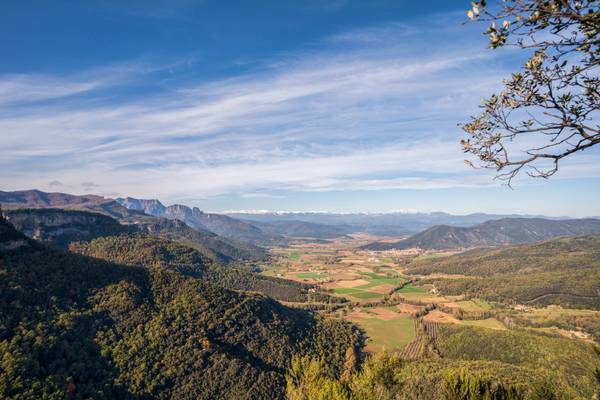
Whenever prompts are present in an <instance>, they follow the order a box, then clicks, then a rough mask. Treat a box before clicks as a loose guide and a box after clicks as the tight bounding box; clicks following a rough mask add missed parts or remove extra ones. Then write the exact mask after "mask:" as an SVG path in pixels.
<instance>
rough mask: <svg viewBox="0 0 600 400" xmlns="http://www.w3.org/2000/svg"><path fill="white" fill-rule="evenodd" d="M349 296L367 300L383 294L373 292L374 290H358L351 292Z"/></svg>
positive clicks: (380, 296) (377, 297)
mask: <svg viewBox="0 0 600 400" xmlns="http://www.w3.org/2000/svg"><path fill="white" fill-rule="evenodd" d="M351 296H352V297H356V298H357V299H363V300H368V299H380V298H382V297H383V294H381V293H375V292H358V293H354V294H352V295H351Z"/></svg>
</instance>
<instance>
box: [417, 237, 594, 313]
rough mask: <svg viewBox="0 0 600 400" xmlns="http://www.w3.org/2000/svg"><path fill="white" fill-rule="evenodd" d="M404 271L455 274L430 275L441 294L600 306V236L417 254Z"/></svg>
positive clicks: (571, 305) (578, 305)
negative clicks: (425, 255) (419, 256)
mask: <svg viewBox="0 0 600 400" xmlns="http://www.w3.org/2000/svg"><path fill="white" fill-rule="evenodd" d="M406 271H407V272H408V273H410V274H421V275H430V274H434V273H444V274H456V275H459V277H457V278H455V279H442V278H435V279H433V280H432V281H433V282H434V283H435V286H436V288H438V289H439V290H440V291H441V292H442V293H444V294H466V295H468V296H477V297H482V298H486V299H489V300H498V301H508V302H518V303H526V304H532V305H548V304H559V305H563V306H566V307H575V308H593V309H597V310H598V309H600V294H599V293H598V288H599V287H600V235H590V236H582V237H576V238H561V239H554V240H550V241H547V242H543V243H539V244H533V245H520V246H511V247H503V248H499V249H490V250H474V251H471V252H466V253H463V254H459V255H454V256H450V257H440V258H425V259H416V260H414V261H412V262H410V263H409V264H408V265H407V266H406Z"/></svg>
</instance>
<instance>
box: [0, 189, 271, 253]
mask: <svg viewBox="0 0 600 400" xmlns="http://www.w3.org/2000/svg"><path fill="white" fill-rule="evenodd" d="M0 207H1V208H2V209H3V212H4V213H7V212H11V210H22V209H28V210H29V211H28V213H29V214H31V215H30V216H29V218H33V219H35V220H37V222H35V223H36V224H38V226H40V227H41V226H46V227H48V224H47V222H44V221H42V220H44V219H45V218H46V217H45V216H43V215H41V214H40V213H35V210H36V209H48V208H54V209H62V210H68V211H73V210H75V211H87V212H91V213H96V214H102V215H105V216H107V217H110V218H114V219H116V220H117V221H118V222H120V223H121V224H123V225H125V226H132V227H134V228H135V229H137V230H139V231H140V232H145V233H151V234H154V235H159V236H163V237H165V238H168V239H171V240H179V241H182V242H184V243H186V244H188V245H189V246H192V247H194V248H196V249H197V250H199V251H202V252H203V253H204V254H205V255H206V256H208V257H209V258H212V259H214V260H215V261H218V262H222V263H227V262H231V261H235V260H239V259H247V260H262V259H264V258H265V257H266V256H267V254H266V252H265V250H264V249H262V248H259V247H257V246H254V245H252V244H250V243H245V242H236V241H233V240H230V239H227V238H223V237H220V236H218V235H217V234H216V233H213V232H212V231H210V230H207V229H204V228H198V227H196V228H192V227H190V226H188V225H187V224H186V223H185V222H183V221H181V220H179V219H168V218H165V217H157V216H153V215H148V214H145V213H144V212H143V211H141V210H135V209H128V208H127V207H124V206H122V205H121V204H119V203H118V202H117V201H115V200H114V199H110V198H105V197H102V196H96V195H82V196H77V195H71V194H65V193H46V192H42V191H39V190H23V191H16V192H3V191H0ZM63 218H64V215H63ZM28 223H29V224H32V223H33V222H31V221H30V222H28ZM82 240H83V239H82Z"/></svg>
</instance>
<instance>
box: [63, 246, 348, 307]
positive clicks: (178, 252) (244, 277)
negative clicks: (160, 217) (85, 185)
mask: <svg viewBox="0 0 600 400" xmlns="http://www.w3.org/2000/svg"><path fill="white" fill-rule="evenodd" d="M71 250H72V251H73V252H76V253H79V254H82V255H86V256H90V257H95V258H101V259H104V260H107V261H112V262H116V263H118V264H125V265H134V266H149V265H154V266H161V267H163V268H167V269H171V270H175V271H178V272H179V273H181V274H184V275H188V276H192V277H194V278H199V279H202V280H205V281H207V282H211V283H215V284H217V285H219V286H222V287H225V288H228V289H232V290H243V291H254V292H259V293H263V294H266V295H268V296H270V297H273V298H275V299H278V300H284V301H293V302H304V301H309V300H313V301H325V302H328V301H336V302H339V301H340V299H334V298H332V297H331V296H329V295H327V294H323V293H319V292H316V291H315V289H314V286H312V285H307V284H303V283H299V282H294V281H290V280H285V279H279V278H274V277H268V276H263V275H258V274H255V273H251V272H247V271H244V270H240V269H236V268H233V267H224V266H221V265H218V264H215V263H213V262H212V261H211V260H210V259H207V258H206V257H205V256H204V255H203V254H202V253H200V252H198V251H196V250H195V249H193V248H190V247H188V246H185V245H182V244H179V243H176V242H172V241H168V240H164V239H161V238H158V237H153V236H147V235H122V236H117V237H105V238H98V239H96V240H93V241H91V242H89V243H74V244H73V245H72V246H71Z"/></svg>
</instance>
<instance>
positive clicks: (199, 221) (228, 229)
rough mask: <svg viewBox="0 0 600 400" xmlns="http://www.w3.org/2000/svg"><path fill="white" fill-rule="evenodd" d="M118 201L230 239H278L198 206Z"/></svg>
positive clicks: (136, 200)
mask: <svg viewBox="0 0 600 400" xmlns="http://www.w3.org/2000/svg"><path fill="white" fill-rule="evenodd" d="M117 202H118V203H119V204H121V205H123V206H124V207H126V208H128V209H130V210H136V211H142V212H144V213H146V214H150V215H154V216H157V217H164V218H168V219H177V220H180V221H183V222H185V223H186V224H188V225H189V226H191V227H192V228H195V229H206V230H209V231H211V232H214V233H216V234H217V235H219V236H223V237H226V238H229V239H234V240H242V241H247V242H249V243H254V244H264V243H269V242H271V241H273V240H276V239H278V237H277V236H276V235H271V234H267V233H265V232H263V231H262V230H261V229H259V228H257V227H256V226H254V225H252V224H251V223H248V222H246V221H241V220H239V219H236V218H231V217H228V216H226V215H221V214H210V213H205V212H202V211H200V209H198V208H197V207H194V208H189V207H187V206H184V205H181V204H174V205H171V206H164V205H163V204H162V203H161V202H160V201H158V200H144V199H134V198H132V197H127V198H124V199H117Z"/></svg>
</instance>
